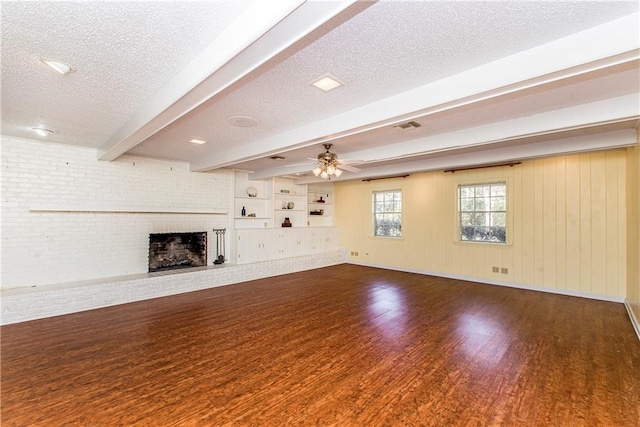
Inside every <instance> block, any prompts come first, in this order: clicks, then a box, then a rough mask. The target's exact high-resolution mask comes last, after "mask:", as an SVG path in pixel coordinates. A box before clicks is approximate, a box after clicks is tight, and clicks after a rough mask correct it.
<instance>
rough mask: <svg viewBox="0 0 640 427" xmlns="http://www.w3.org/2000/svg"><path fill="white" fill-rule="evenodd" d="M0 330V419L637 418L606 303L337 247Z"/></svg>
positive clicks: (631, 365) (557, 421) (535, 421)
mask: <svg viewBox="0 0 640 427" xmlns="http://www.w3.org/2000/svg"><path fill="white" fill-rule="evenodd" d="M176 280H180V276H176ZM0 332H1V334H2V342H1V344H2V354H1V356H2V359H1V375H2V378H1V379H2V390H1V404H2V412H1V414H2V426H5V427H7V426H49V427H50V426H76V425H82V426H132V425H141V426H193V425H199V426H221V425H236V426H270V425H274V426H283V425H336V426H419V425H425V426H458V425H460V426H494V425H499V426H502V425H504V426H637V425H639V423H640V421H639V420H640V342H639V341H638V338H637V337H636V335H635V334H634V331H633V328H632V326H631V323H630V321H629V318H628V317H627V314H626V311H625V309H624V306H623V305H622V304H616V303H608V302H602V301H594V300H588V299H581V298H573V297H567V296H560V295H552V294H545V293H538V292H532V291H525V290H518V289H509V288H503V287H498V286H489V285H481V284H476V283H470V282H462V281H457V280H449V279H442V278H436V277H429V276H423V275H418V274H410V273H402V272H394V271H388V270H380V269H374V268H368V267H360V266H353V265H346V264H345V265H340V266H336V267H331V268H325V269H319V270H312V271H308V272H303V273H296V274H290V275H285V276H279V277H276V278H270V279H264V280H257V281H253V282H247V283H243V284H238V285H233V286H226V287H221V288H215V289H211V290H206V291H200V292H193V293H189V294H183V295H179V296H172V297H167V298H159V299H155V300H150V301H144V302H139V303H133V304H127V305H121V306H116V307H110V308H105V309H100V310H94V311H89V312H84V313H78V314H72V315H67V316H59V317H55V318H49V319H43V320H37V321H32V322H25V323H21V324H15V325H8V326H4V327H2V328H1V329H0Z"/></svg>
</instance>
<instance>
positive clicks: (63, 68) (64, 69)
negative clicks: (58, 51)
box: [40, 58, 73, 75]
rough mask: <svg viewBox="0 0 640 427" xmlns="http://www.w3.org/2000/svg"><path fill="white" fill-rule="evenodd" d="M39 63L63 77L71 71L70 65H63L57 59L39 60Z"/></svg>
mask: <svg viewBox="0 0 640 427" xmlns="http://www.w3.org/2000/svg"><path fill="white" fill-rule="evenodd" d="M40 61H42V63H43V64H46V65H48V66H49V67H51V68H53V69H54V70H56V71H57V72H59V73H60V74H63V75H64V74H69V73H70V72H71V71H72V70H73V68H71V65H69V64H65V63H64V62H62V61H58V60H57V59H50V58H40Z"/></svg>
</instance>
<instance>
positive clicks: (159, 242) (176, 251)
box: [149, 231, 207, 273]
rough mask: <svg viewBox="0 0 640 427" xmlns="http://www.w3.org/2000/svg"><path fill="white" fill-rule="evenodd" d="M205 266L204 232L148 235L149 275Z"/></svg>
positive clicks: (205, 246)
mask: <svg viewBox="0 0 640 427" xmlns="http://www.w3.org/2000/svg"><path fill="white" fill-rule="evenodd" d="M206 265H207V232H206V231H202V232H197V233H156V234H149V273H152V272H154V271H161V270H173V269H177V268H189V267H201V266H206Z"/></svg>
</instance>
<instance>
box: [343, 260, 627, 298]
mask: <svg viewBox="0 0 640 427" xmlns="http://www.w3.org/2000/svg"><path fill="white" fill-rule="evenodd" d="M347 263H348V264H354V265H362V266H365V267H374V268H384V269H386V270H395V271H403V272H405V273H417V274H425V275H428V276H436V277H444V278H447V279H456V280H464V281H467V282H477V283H483V284H486V285H497V286H506V287H508V288H517V289H526V290H529V291H538V292H547V293H550V294H559V295H567V296H572V297H580V298H589V299H595V300H600V301H609V302H618V303H624V302H625V299H624V297H614V296H609V295H600V294H592V293H589V292H581V291H572V290H569V289H556V288H545V287H543V286H533V285H524V284H520V283H513V282H502V281H499V280H491V279H484V278H479V277H471V276H462V275H458V274H447V273H442V272H436V271H427V270H417V269H413V268H400V267H393V266H389V265H377V264H369V263H365V262H353V261H350V260H349V261H347Z"/></svg>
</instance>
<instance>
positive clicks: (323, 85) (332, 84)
mask: <svg viewBox="0 0 640 427" xmlns="http://www.w3.org/2000/svg"><path fill="white" fill-rule="evenodd" d="M309 84H310V85H312V86H315V87H317V88H318V89H320V90H322V91H325V92H329V91H330V90H332V89H335V88H337V87H340V86H344V83H343V82H341V81H340V80H338V79H337V78H336V77H335V76H332V75H331V74H328V73H327V74H325V75H323V76H320V77H318V78H317V79H316V80H314V81H312V82H311V83H309Z"/></svg>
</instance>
